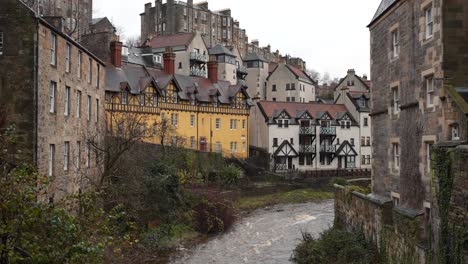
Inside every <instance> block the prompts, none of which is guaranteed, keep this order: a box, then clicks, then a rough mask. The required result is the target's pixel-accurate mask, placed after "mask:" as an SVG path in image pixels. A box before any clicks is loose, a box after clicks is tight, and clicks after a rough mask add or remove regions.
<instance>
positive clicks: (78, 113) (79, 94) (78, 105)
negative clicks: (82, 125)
mask: <svg viewBox="0 0 468 264" xmlns="http://www.w3.org/2000/svg"><path fill="white" fill-rule="evenodd" d="M81 99H82V92H81V91H80V90H76V118H78V119H80V118H81Z"/></svg>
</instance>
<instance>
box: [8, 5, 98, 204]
mask: <svg viewBox="0 0 468 264" xmlns="http://www.w3.org/2000/svg"><path fill="white" fill-rule="evenodd" d="M0 36H1V39H2V42H1V43H0V44H1V46H0V72H1V75H0V95H1V96H0V104H1V105H2V106H3V107H5V108H6V113H7V115H6V121H7V125H13V124H14V125H15V126H16V129H17V134H18V138H19V146H20V148H21V149H22V153H23V155H24V158H25V160H26V161H28V162H30V163H31V164H34V165H35V166H36V167H37V169H38V172H39V175H40V176H46V175H47V176H50V177H52V183H51V185H50V186H49V187H48V189H47V190H46V193H45V194H44V197H43V198H44V199H45V200H50V201H53V200H54V199H55V200H57V199H60V198H61V197H62V196H63V195H64V194H73V193H78V192H79V190H80V189H82V188H85V187H86V186H87V185H88V184H89V183H90V180H92V179H93V176H95V175H96V174H97V173H98V169H99V167H100V162H99V161H98V159H97V158H96V155H95V153H94V152H93V151H92V149H91V146H90V144H89V140H90V138H91V137H92V138H93V139H97V140H100V137H99V135H102V132H103V129H104V125H105V115H104V112H105V111H104V90H105V69H104V67H105V65H104V63H103V62H102V61H101V60H99V59H98V58H97V57H96V56H94V55H93V54H91V53H90V52H89V51H88V50H86V49H85V48H84V47H82V46H81V45H80V44H78V43H77V42H75V41H74V40H73V39H72V38H70V37H69V36H68V35H67V34H65V33H64V32H62V31H61V30H60V29H57V28H55V27H53V26H52V25H51V24H49V23H48V22H47V21H46V20H44V19H43V18H41V17H40V16H39V15H38V14H37V13H35V12H34V11H33V10H32V9H30V8H29V7H27V6H26V5H24V4H23V3H22V2H21V1H18V0H4V1H3V2H2V8H1V9H0Z"/></svg>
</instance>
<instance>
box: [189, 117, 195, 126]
mask: <svg viewBox="0 0 468 264" xmlns="http://www.w3.org/2000/svg"><path fill="white" fill-rule="evenodd" d="M190 127H195V115H190Z"/></svg>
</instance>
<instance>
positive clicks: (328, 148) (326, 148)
mask: <svg viewBox="0 0 468 264" xmlns="http://www.w3.org/2000/svg"><path fill="white" fill-rule="evenodd" d="M320 152H322V153H335V152H336V145H322V146H320Z"/></svg>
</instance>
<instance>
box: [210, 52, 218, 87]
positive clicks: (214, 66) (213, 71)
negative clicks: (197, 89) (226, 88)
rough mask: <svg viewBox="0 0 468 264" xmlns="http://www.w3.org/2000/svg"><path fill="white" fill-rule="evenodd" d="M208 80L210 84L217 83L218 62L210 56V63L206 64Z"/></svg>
mask: <svg viewBox="0 0 468 264" xmlns="http://www.w3.org/2000/svg"><path fill="white" fill-rule="evenodd" d="M208 79H210V81H211V82H212V83H217V82H218V61H217V60H216V57H215V56H210V61H209V62H208Z"/></svg>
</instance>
